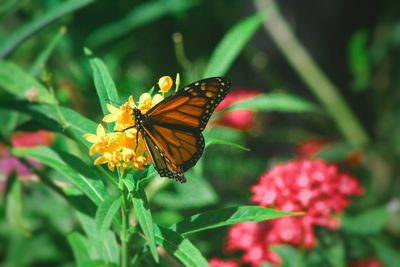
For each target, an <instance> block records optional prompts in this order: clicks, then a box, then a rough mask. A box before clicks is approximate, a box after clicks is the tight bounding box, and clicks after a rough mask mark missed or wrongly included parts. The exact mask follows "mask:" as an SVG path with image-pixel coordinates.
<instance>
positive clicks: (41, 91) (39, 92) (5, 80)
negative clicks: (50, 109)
mask: <svg viewBox="0 0 400 267" xmlns="http://www.w3.org/2000/svg"><path fill="white" fill-rule="evenodd" d="M0 88H3V89H4V90H6V91H7V92H9V93H10V94H13V95H15V96H17V98H18V99H24V100H27V99H28V95H34V99H36V100H37V101H38V102H42V103H55V99H54V98H53V96H52V95H51V94H50V92H49V91H48V90H47V88H46V87H44V86H43V85H42V84H41V83H39V82H38V81H36V80H35V79H34V78H33V77H32V76H30V75H29V74H27V73H26V72H25V71H24V70H22V69H21V68H20V67H19V66H18V65H15V64H14V63H12V62H8V61H0Z"/></svg>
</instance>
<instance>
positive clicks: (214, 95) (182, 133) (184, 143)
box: [133, 77, 230, 183]
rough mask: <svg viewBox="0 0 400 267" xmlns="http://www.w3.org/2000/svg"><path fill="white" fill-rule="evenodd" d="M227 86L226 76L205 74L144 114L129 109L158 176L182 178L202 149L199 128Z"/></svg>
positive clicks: (183, 178) (219, 100)
mask: <svg viewBox="0 0 400 267" xmlns="http://www.w3.org/2000/svg"><path fill="white" fill-rule="evenodd" d="M229 88H230V81H229V80H228V79H226V78H223V77H216V78H208V79H204V80H200V81H198V82H195V83H192V84H190V85H188V86H186V87H185V88H183V89H181V90H179V91H178V92H177V93H175V94H174V95H171V96H169V97H167V98H165V99H164V100H163V101H161V102H160V103H158V104H157V105H155V106H154V107H152V108H151V109H150V110H149V111H148V112H147V113H145V114H143V113H142V112H141V111H140V110H139V109H133V116H134V118H135V128H136V129H137V131H138V132H139V133H140V134H141V136H142V138H143V140H144V142H145V144H146V147H147V151H148V152H149V154H150V158H151V160H152V162H153V164H154V167H155V169H156V170H157V172H158V173H159V174H160V176H162V177H168V178H172V179H175V180H177V181H179V182H182V183H183V182H185V181H186V178H185V176H184V172H185V171H187V170H188V169H190V168H191V167H193V166H194V165H195V164H196V163H197V161H198V160H199V159H200V157H201V155H202V154H203V151H204V137H203V135H202V131H203V130H204V128H205V127H206V125H207V123H208V120H209V119H210V117H211V115H212V113H213V112H214V110H215V108H216V106H217V105H218V104H219V103H220V102H221V101H222V99H223V98H224V97H225V96H226V94H227V93H228V90H229Z"/></svg>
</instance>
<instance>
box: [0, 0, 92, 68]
mask: <svg viewBox="0 0 400 267" xmlns="http://www.w3.org/2000/svg"><path fill="white" fill-rule="evenodd" d="M92 2H94V0H70V1H66V2H62V3H60V4H58V5H54V8H52V9H50V10H48V11H47V12H46V13H45V14H43V15H41V16H38V17H37V18H36V19H35V20H33V21H31V22H29V23H28V24H25V25H24V26H22V27H21V28H19V29H17V30H14V31H13V32H12V33H11V34H10V35H9V36H8V37H7V38H4V39H3V40H2V41H0V59H2V58H4V57H5V56H7V55H8V54H9V53H11V52H12V51H13V50H14V49H15V48H16V47H17V46H18V45H19V44H21V43H22V42H23V41H25V40H26V39H28V38H29V37H30V36H32V35H34V34H35V33H36V32H38V31H40V30H41V29H43V28H44V27H45V26H47V25H49V24H51V23H52V22H53V21H55V20H57V19H59V18H61V17H62V16H65V15H67V14H69V13H72V12H74V11H76V10H78V9H80V8H82V7H84V6H86V5H88V4H90V3H92ZM0 69H1V67H0Z"/></svg>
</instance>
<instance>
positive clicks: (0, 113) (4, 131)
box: [0, 109, 19, 138]
mask: <svg viewBox="0 0 400 267" xmlns="http://www.w3.org/2000/svg"><path fill="white" fill-rule="evenodd" d="M18 117H19V114H18V112H15V111H13V110H6V109H0V118H2V126H1V128H0V133H1V135H2V136H3V137H5V138H9V137H10V135H11V133H12V132H13V131H14V129H15V127H17V123H18Z"/></svg>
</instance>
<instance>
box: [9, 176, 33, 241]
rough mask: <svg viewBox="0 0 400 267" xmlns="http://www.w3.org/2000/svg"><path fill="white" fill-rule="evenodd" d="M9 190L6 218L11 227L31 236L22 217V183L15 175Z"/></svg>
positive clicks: (11, 179)
mask: <svg viewBox="0 0 400 267" xmlns="http://www.w3.org/2000/svg"><path fill="white" fill-rule="evenodd" d="M9 183H11V184H10V185H8V187H9V190H8V193H7V197H6V216H7V219H8V221H9V222H10V224H11V225H13V226H15V227H16V229H18V231H19V232H20V233H21V234H22V235H24V236H26V237H29V236H31V233H30V231H29V229H28V227H27V226H26V225H25V222H24V218H23V216H22V196H21V190H22V189H21V181H20V180H19V179H17V178H16V176H15V175H13V176H12V177H10V178H9Z"/></svg>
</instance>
